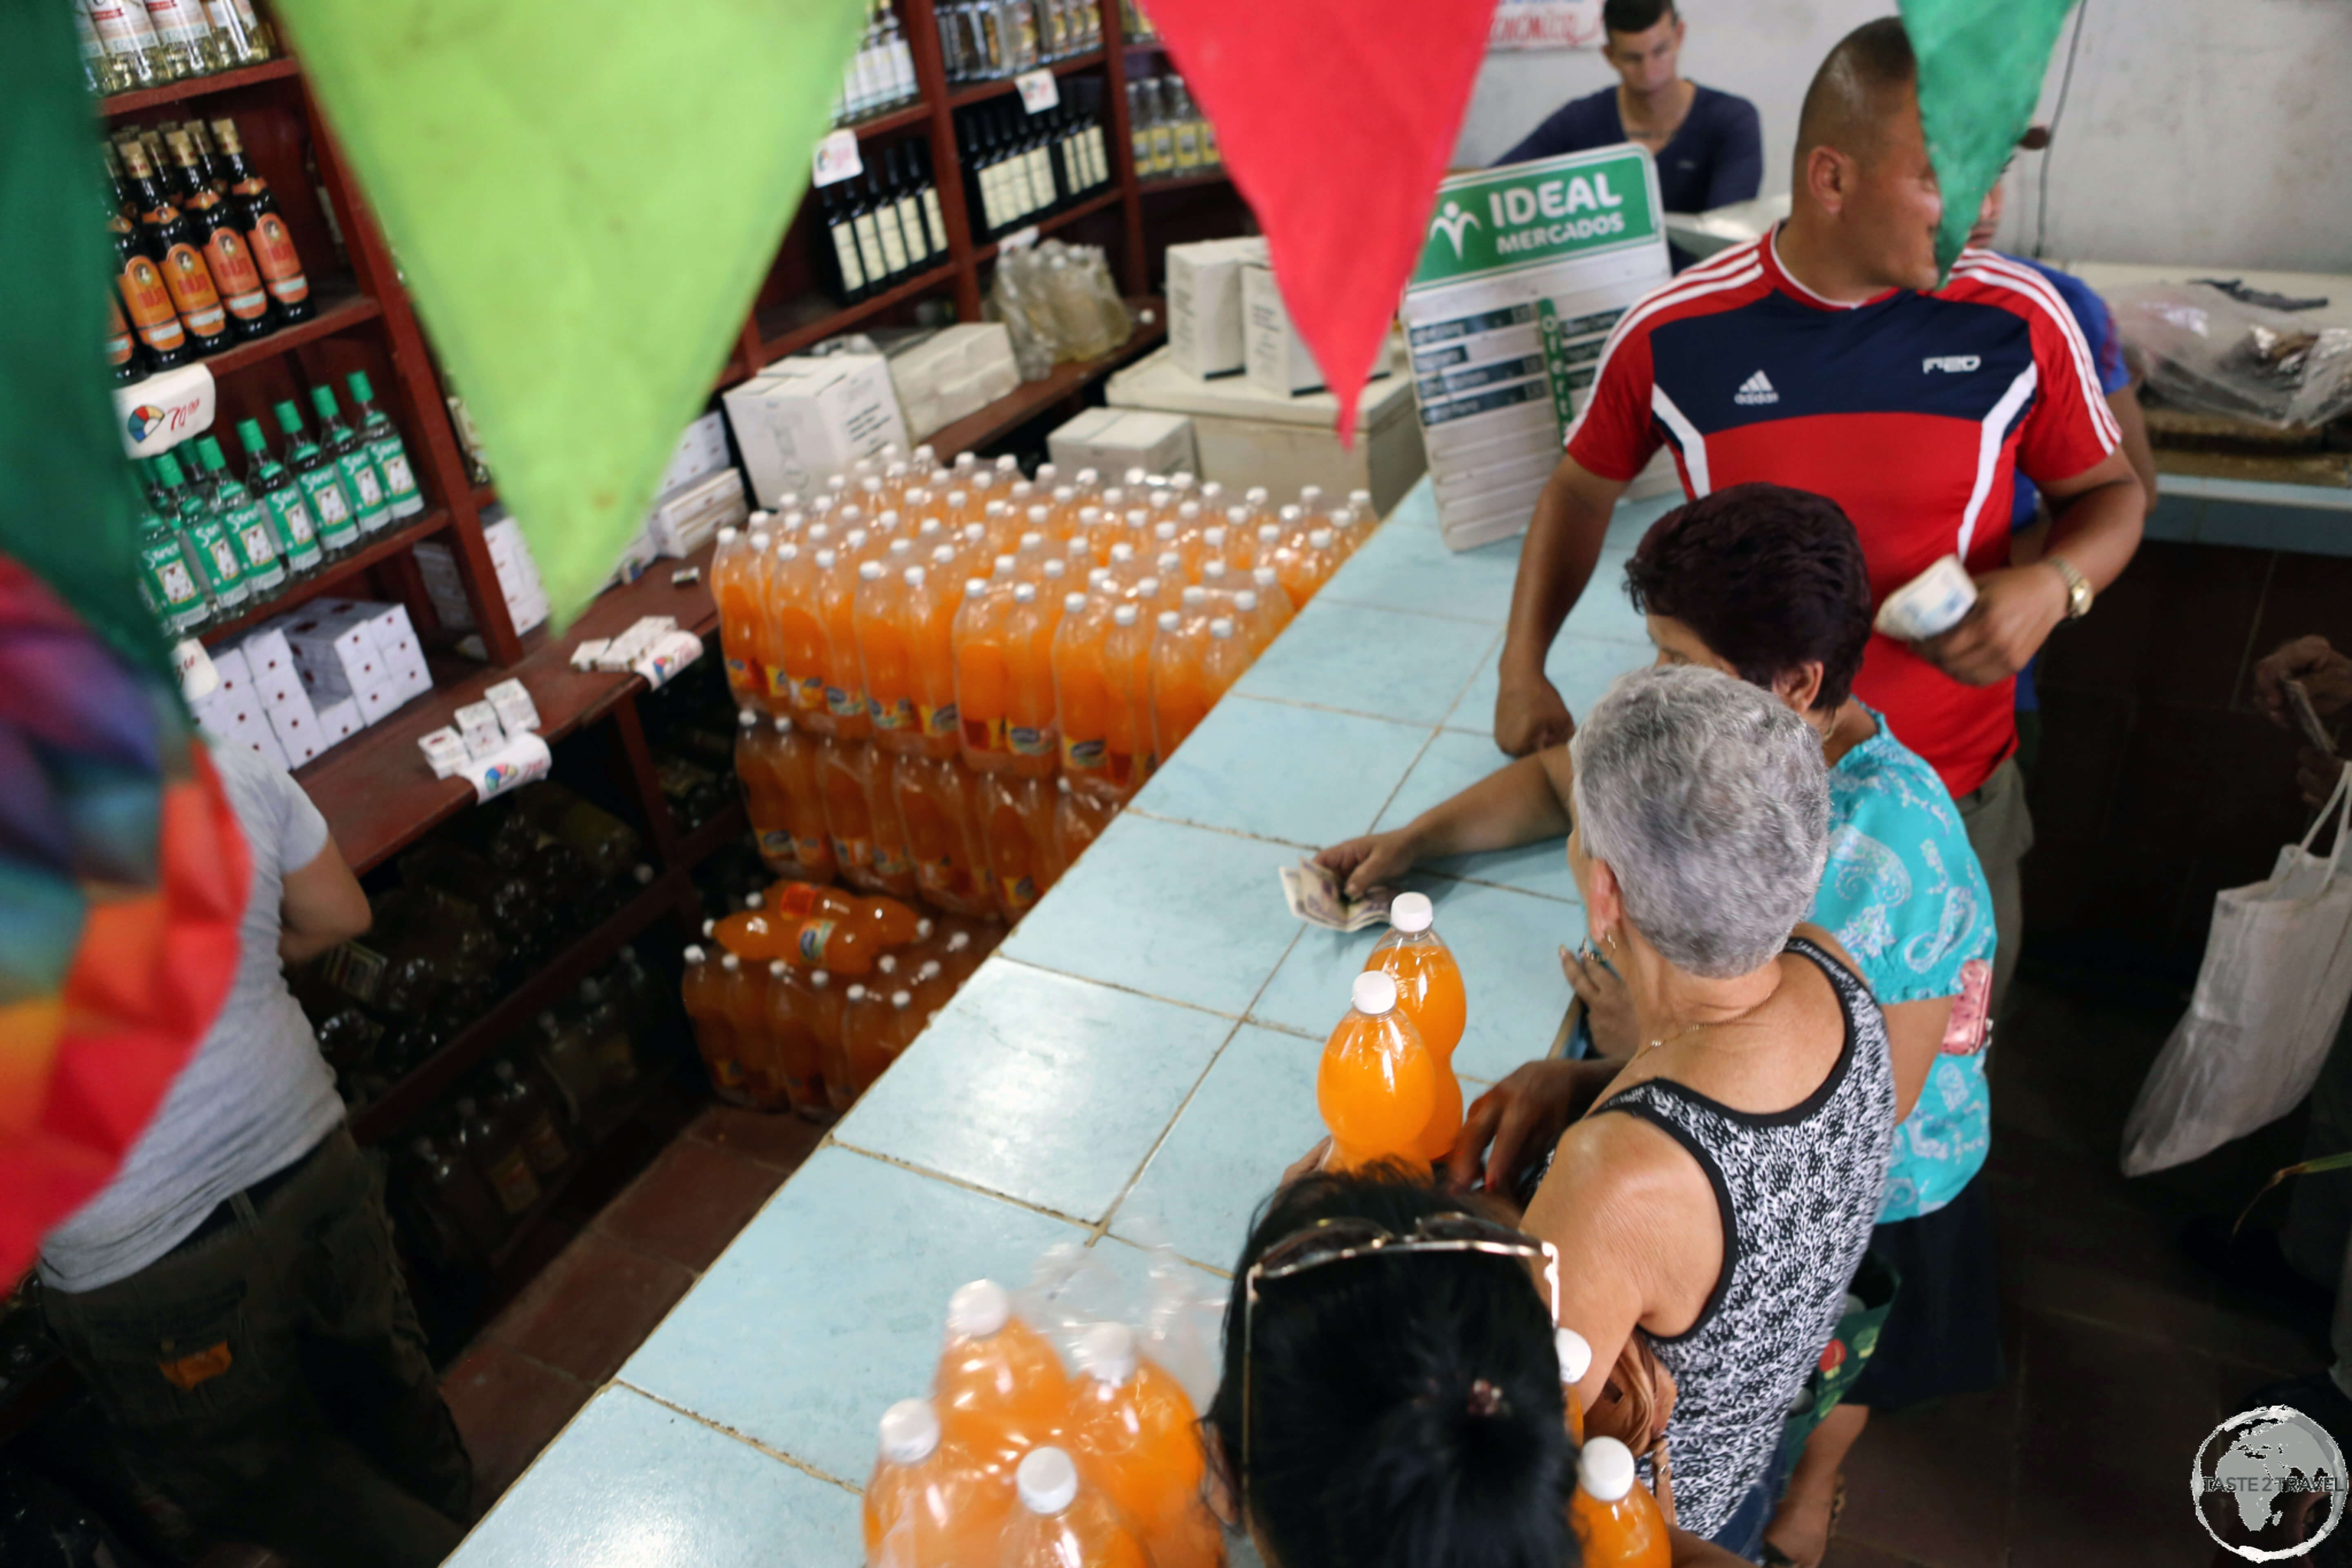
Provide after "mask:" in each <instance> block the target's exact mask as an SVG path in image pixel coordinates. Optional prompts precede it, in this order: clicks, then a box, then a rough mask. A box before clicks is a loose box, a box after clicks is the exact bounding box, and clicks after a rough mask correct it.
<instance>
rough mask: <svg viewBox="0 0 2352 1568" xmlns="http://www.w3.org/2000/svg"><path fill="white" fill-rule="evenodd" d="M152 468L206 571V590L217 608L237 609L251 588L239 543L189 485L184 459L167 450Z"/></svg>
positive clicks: (185, 544) (193, 555)
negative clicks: (182, 465) (182, 466)
mask: <svg viewBox="0 0 2352 1568" xmlns="http://www.w3.org/2000/svg"><path fill="white" fill-rule="evenodd" d="M151 471H152V473H153V474H154V476H155V481H156V484H157V486H158V488H159V489H160V491H161V492H162V494H163V495H164V496H168V497H169V498H171V500H172V502H173V508H174V510H175V512H176V516H175V517H174V519H173V521H175V522H176V523H177V525H178V527H179V530H180V542H181V545H182V546H183V547H184V549H185V550H186V552H188V555H189V558H190V559H192V560H194V562H195V563H196V569H197V571H198V572H200V573H201V574H203V577H204V585H205V595H206V596H207V597H209V598H210V599H211V600H212V602H213V604H214V606H215V610H216V611H223V612H225V611H228V610H233V609H235V608H236V606H238V605H242V604H244V603H245V600H246V595H247V593H249V592H250V590H249V589H247V586H246V584H245V566H244V563H241V562H240V561H238V560H237V558H236V545H235V544H233V543H231V542H230V541H229V537H228V531H227V530H226V529H224V528H223V527H222V526H221V522H220V519H219V518H217V517H215V516H214V515H213V511H212V509H211V508H210V507H208V506H206V505H205V498H204V497H203V496H202V495H200V494H198V493H197V492H196V491H195V490H194V489H192V488H191V487H190V486H189V485H188V483H187V481H186V479H185V477H184V475H183V474H182V473H181V471H180V459H179V458H175V457H173V455H172V454H171V453H169V452H164V453H163V454H161V455H159V456H158V457H157V458H155V459H154V467H153V468H152V470H151Z"/></svg>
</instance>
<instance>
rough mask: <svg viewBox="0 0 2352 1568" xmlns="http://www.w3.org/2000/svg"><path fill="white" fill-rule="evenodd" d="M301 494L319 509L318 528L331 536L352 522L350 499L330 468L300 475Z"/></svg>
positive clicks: (311, 470)
mask: <svg viewBox="0 0 2352 1568" xmlns="http://www.w3.org/2000/svg"><path fill="white" fill-rule="evenodd" d="M302 492H303V494H304V495H306V496H307V497H309V498H310V504H311V505H312V506H314V507H316V508H318V509H319V528H320V531H321V532H324V533H328V534H332V533H333V532H335V531H336V530H338V529H340V528H342V527H344V526H345V525H346V524H348V523H349V522H350V521H352V501H351V498H350V497H349V496H347V495H345V494H344V493H343V485H342V481H341V479H338V478H336V475H335V470H334V469H332V468H312V469H310V470H309V471H307V472H305V473H304V474H303V475H302Z"/></svg>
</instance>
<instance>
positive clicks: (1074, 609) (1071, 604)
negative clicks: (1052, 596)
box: [1062, 594, 1087, 616]
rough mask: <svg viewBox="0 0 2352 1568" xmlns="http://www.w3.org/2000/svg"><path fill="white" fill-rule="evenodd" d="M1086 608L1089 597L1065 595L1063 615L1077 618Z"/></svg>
mask: <svg viewBox="0 0 2352 1568" xmlns="http://www.w3.org/2000/svg"><path fill="white" fill-rule="evenodd" d="M1086 607H1087V596H1086V595H1084V594H1065V595H1062V613H1063V614H1064V615H1066V616H1075V615H1076V614H1077V613H1078V612H1079V611H1080V610H1083V609H1085V608H1086Z"/></svg>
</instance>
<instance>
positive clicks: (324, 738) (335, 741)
mask: <svg viewBox="0 0 2352 1568" xmlns="http://www.w3.org/2000/svg"><path fill="white" fill-rule="evenodd" d="M318 714H319V734H320V740H321V743H322V744H323V745H328V746H334V745H339V744H341V742H345V741H348V740H350V739H351V738H352V736H353V735H356V734H358V733H359V732H360V731H362V730H364V729H366V728H367V726H368V721H367V718H366V716H365V715H363V714H362V713H361V711H360V704H359V700H358V699H357V698H352V697H346V698H344V699H343V700H341V702H331V703H329V704H328V705H327V706H326V707H324V708H321V709H320V710H318Z"/></svg>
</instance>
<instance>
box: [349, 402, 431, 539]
mask: <svg viewBox="0 0 2352 1568" xmlns="http://www.w3.org/2000/svg"><path fill="white" fill-rule="evenodd" d="M343 384H344V385H345V386H347V387H349V388H350V389H351V394H352V406H353V407H355V408H357V409H358V410H359V427H358V429H357V431H356V432H355V434H356V435H357V436H358V437H359V438H360V443H361V445H362V446H364V447H366V448H367V455H368V457H369V458H370V459H371V460H373V462H374V464H375V469H376V473H377V474H378V475H379V476H380V477H382V479H383V494H384V499H385V500H387V501H389V502H390V503H391V505H392V515H393V516H394V517H395V518H407V517H415V515H416V514H417V513H419V512H421V511H423V510H425V492H424V491H422V490H420V489H417V488H416V473H415V469H414V468H411V467H410V466H409V462H408V447H407V446H406V445H405V444H404V442H403V441H402V440H401V438H400V428H399V426H395V425H394V424H393V422H392V420H391V417H390V416H387V415H386V414H385V413H384V411H383V409H381V408H378V407H377V406H376V405H375V388H374V387H373V386H371V385H369V384H368V378H367V372H365V371H363V370H355V371H353V372H352V373H351V374H349V375H347V376H345V377H343Z"/></svg>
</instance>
